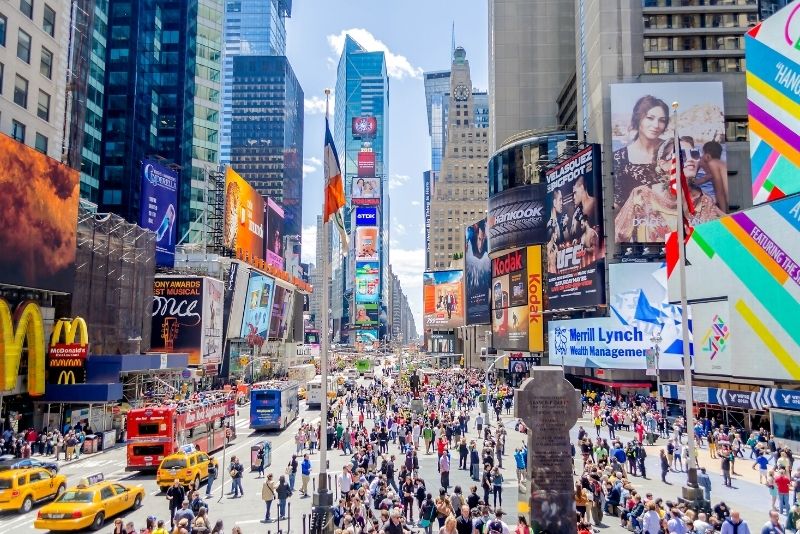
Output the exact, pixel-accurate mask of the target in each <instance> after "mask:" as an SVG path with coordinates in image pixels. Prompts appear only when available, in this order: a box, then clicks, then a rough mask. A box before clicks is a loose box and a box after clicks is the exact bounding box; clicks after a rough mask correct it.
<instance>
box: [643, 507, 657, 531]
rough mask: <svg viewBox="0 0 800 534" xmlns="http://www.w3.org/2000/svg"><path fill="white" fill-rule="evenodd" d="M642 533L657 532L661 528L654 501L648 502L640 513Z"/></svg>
mask: <svg viewBox="0 0 800 534" xmlns="http://www.w3.org/2000/svg"><path fill="white" fill-rule="evenodd" d="M641 523H642V534H658V533H659V531H660V530H661V518H660V517H659V515H658V512H657V511H656V503H654V502H652V501H651V502H648V503H647V505H645V512H644V514H642V519H641Z"/></svg>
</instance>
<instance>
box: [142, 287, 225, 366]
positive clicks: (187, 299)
mask: <svg viewBox="0 0 800 534" xmlns="http://www.w3.org/2000/svg"><path fill="white" fill-rule="evenodd" d="M204 281H205V279H204V278H202V277H200V276H157V277H156V278H155V280H154V281H153V310H152V316H153V321H152V330H151V344H150V350H151V351H152V352H185V353H188V354H189V365H202V363H203V361H202V359H203V358H202V354H203V352H202V351H203V332H204V322H203V321H204V319H207V318H204V317H203V297H204V290H203V283H204ZM220 329H221V327H220Z"/></svg>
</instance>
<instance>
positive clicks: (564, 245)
mask: <svg viewBox="0 0 800 534" xmlns="http://www.w3.org/2000/svg"><path fill="white" fill-rule="evenodd" d="M602 178H603V174H602V171H601V168H600V146H599V145H590V146H588V147H586V148H584V149H583V150H581V151H580V152H578V153H577V154H575V155H574V156H572V157H570V158H569V159H567V160H566V161H564V162H563V163H560V164H558V165H556V166H555V167H553V168H552V169H549V170H548V171H547V172H546V173H545V180H546V183H547V212H548V213H549V219H548V221H547V274H548V276H547V296H548V299H549V306H550V309H554V310H557V309H563V308H582V307H588V306H596V305H598V304H602V303H603V302H604V301H605V288H604V284H603V273H604V265H603V261H602V260H603V258H604V257H605V244H604V243H603V205H602V200H601V196H600V192H601V190H602V187H601V184H602Z"/></svg>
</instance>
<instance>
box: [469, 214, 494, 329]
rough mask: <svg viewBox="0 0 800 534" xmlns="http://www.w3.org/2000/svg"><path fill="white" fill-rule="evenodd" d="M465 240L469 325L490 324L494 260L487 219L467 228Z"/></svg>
mask: <svg viewBox="0 0 800 534" xmlns="http://www.w3.org/2000/svg"><path fill="white" fill-rule="evenodd" d="M464 238H465V243H464V271H465V272H464V279H465V280H464V298H465V301H466V307H467V324H489V322H490V315H489V314H490V306H489V292H490V290H489V286H490V285H491V283H492V260H491V259H490V258H489V240H488V237H487V235H486V219H481V220H480V221H478V222H476V223H474V224H472V225H470V226H467V228H466V230H465V236H464Z"/></svg>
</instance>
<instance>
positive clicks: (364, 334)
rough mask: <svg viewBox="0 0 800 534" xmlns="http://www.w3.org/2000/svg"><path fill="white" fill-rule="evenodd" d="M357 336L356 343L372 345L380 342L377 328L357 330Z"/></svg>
mask: <svg viewBox="0 0 800 534" xmlns="http://www.w3.org/2000/svg"><path fill="white" fill-rule="evenodd" d="M355 337H356V343H362V344H364V345H372V344H374V343H377V342H378V331H377V330H375V329H370V330H356V331H355Z"/></svg>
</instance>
